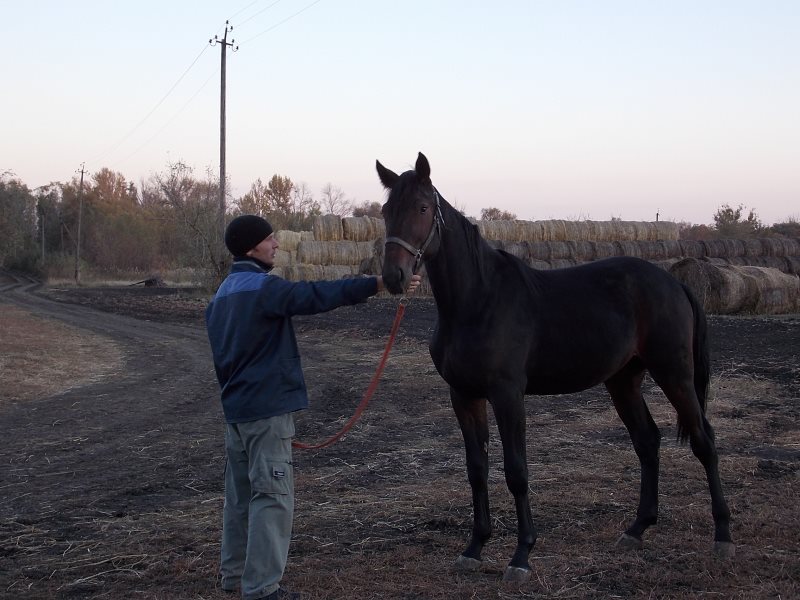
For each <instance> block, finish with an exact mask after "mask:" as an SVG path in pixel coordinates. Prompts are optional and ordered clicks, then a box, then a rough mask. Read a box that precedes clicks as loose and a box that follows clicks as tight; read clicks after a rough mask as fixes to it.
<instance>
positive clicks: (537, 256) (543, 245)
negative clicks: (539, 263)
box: [528, 242, 550, 261]
mask: <svg viewBox="0 0 800 600" xmlns="http://www.w3.org/2000/svg"><path fill="white" fill-rule="evenodd" d="M528 254H529V257H530V259H531V260H545V261H546V260H550V242H530V243H529V244H528Z"/></svg>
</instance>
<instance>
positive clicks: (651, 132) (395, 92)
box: [0, 0, 800, 224]
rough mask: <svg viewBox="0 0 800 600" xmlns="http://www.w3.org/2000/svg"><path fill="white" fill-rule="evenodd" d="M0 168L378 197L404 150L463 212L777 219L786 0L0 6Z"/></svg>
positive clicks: (781, 188)
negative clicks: (179, 165) (186, 173)
mask: <svg viewBox="0 0 800 600" xmlns="http://www.w3.org/2000/svg"><path fill="white" fill-rule="evenodd" d="M0 11H1V12H0V14H2V16H3V18H2V24H0V33H1V34H2V40H3V42H4V45H5V49H6V50H5V52H4V53H3V58H2V59H1V60H2V62H1V63H0V64H2V77H3V79H2V80H3V86H2V93H0V114H2V119H1V120H0V173H2V172H5V171H11V172H13V173H14V174H15V175H16V176H17V177H18V178H19V179H21V180H22V181H23V182H24V183H25V184H27V185H28V187H30V188H36V187H38V186H41V185H45V184H48V183H50V182H53V181H62V182H63V181H68V180H70V179H71V178H73V177H75V175H76V172H77V171H78V170H80V168H81V165H82V164H85V168H86V170H87V172H88V173H90V174H91V173H96V172H97V171H99V170H100V169H101V168H104V167H105V168H109V169H112V170H113V171H117V172H119V173H121V174H122V175H124V176H125V177H126V179H127V180H129V181H132V182H134V183H136V184H137V186H138V185H140V184H141V182H143V181H147V180H148V179H149V178H151V177H152V176H153V175H154V174H156V173H160V172H164V171H166V169H167V167H168V165H169V164H170V163H173V162H177V161H182V162H184V163H186V164H188V165H189V166H191V167H192V168H193V169H194V170H195V175H196V176H197V177H198V178H205V177H206V173H207V172H211V173H215V174H216V173H218V171H219V161H220V157H219V149H220V148H219V136H220V58H221V51H220V46H218V45H217V46H211V45H209V43H208V40H209V38H213V37H214V35H218V36H219V37H222V35H223V32H224V27H225V21H226V20H229V21H230V24H231V25H232V26H233V31H232V32H231V33H229V34H228V39H231V38H232V39H233V40H234V41H235V43H236V45H238V47H239V49H238V51H236V52H232V51H231V50H228V51H227V53H226V59H227V60H226V65H227V69H226V75H227V76H226V173H227V179H228V181H229V194H230V197H231V199H236V198H238V197H240V196H242V195H243V194H244V193H246V192H247V191H248V190H249V189H250V186H251V185H252V184H253V182H255V181H256V179H258V178H261V179H262V180H263V181H264V182H266V181H268V180H269V179H270V178H271V177H272V175H274V174H279V175H284V176H288V177H289V178H291V179H292V181H294V182H295V183H305V184H306V186H307V188H308V189H309V190H310V191H311V192H312V194H314V196H315V198H316V199H317V200H320V198H321V189H322V188H323V186H325V185H326V184H328V183H330V184H332V185H333V186H335V187H338V188H340V189H341V190H342V191H343V192H344V193H345V194H346V195H347V197H348V198H349V199H351V200H352V201H354V202H355V203H356V204H361V203H363V202H365V201H368V202H373V201H379V202H383V201H384V200H385V194H384V191H383V189H382V187H381V185H380V183H379V181H378V178H377V175H376V172H375V160H376V159H378V160H380V161H381V163H382V164H384V165H385V166H386V167H388V168H390V169H392V170H394V171H396V172H398V173H400V172H403V171H405V170H408V169H410V168H413V165H414V162H415V160H416V156H417V153H418V152H423V153H424V154H425V155H426V156H427V158H428V160H429V161H430V164H431V171H432V175H431V178H432V180H433V183H434V185H436V187H437V189H438V190H439V192H440V193H441V195H442V196H443V197H444V198H445V199H446V200H447V201H449V202H450V203H451V204H453V205H455V206H456V207H457V208H459V209H461V210H462V211H464V212H465V213H466V214H467V215H470V216H476V217H477V216H480V211H481V209H483V208H488V207H494V208H499V209H501V210H504V211H508V212H512V213H514V214H515V215H516V216H517V217H518V218H520V219H530V220H540V219H592V220H607V219H610V218H620V219H623V220H655V219H656V215H658V218H659V219H661V220H671V221H678V222H690V223H695V224H700V223H713V215H714V213H715V212H716V211H717V210H718V209H719V207H721V206H722V205H725V204H727V205H730V206H733V207H736V206H738V205H743V206H744V207H745V208H746V211H747V210H750V209H752V210H754V211H755V212H756V214H757V215H758V217H759V218H760V219H761V221H762V222H763V223H765V224H772V223H775V222H783V221H786V220H787V219H789V218H794V219H798V218H800V109H799V108H798V107H800V35H798V31H800V2H798V1H797V0H785V1H784V0H750V1H743V0H719V1H716V0H669V1H667V0H663V1H656V0H584V1H578V0H551V1H539V0H524V1H516V0H493V1H492V2H489V1H488V0H483V1H477V0H476V1H473V0H393V1H390V0H278V1H276V0H257V1H251V0H238V1H237V0H229V1H228V2H210V1H205V0H161V1H159V2H155V1H151V0H137V1H136V2H132V1H130V0H120V1H119V2H107V1H99V0H97V1H93V0H72V1H70V2H63V1H62V0H59V1H54V0H30V1H25V2H23V1H22V0H16V1H10V0H0Z"/></svg>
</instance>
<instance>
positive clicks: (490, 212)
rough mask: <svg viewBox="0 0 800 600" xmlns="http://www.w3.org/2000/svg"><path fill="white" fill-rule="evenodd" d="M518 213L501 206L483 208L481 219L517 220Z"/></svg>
mask: <svg viewBox="0 0 800 600" xmlns="http://www.w3.org/2000/svg"><path fill="white" fill-rule="evenodd" d="M516 219H517V215H515V214H514V213H511V212H507V211H504V210H500V209H499V208H482V209H481V221H515V220H516Z"/></svg>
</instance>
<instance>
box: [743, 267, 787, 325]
mask: <svg viewBox="0 0 800 600" xmlns="http://www.w3.org/2000/svg"><path fill="white" fill-rule="evenodd" d="M737 271H739V272H740V273H741V274H742V276H743V277H749V278H752V280H753V281H754V283H755V286H756V288H757V291H758V293H757V297H756V302H755V306H754V307H753V309H752V312H755V313H756V314H760V315H776V314H786V313H794V312H798V310H800V278H798V277H797V276H796V275H787V274H786V273H781V272H780V271H778V270H777V269H770V268H768V267H751V266H746V267H738V268H737Z"/></svg>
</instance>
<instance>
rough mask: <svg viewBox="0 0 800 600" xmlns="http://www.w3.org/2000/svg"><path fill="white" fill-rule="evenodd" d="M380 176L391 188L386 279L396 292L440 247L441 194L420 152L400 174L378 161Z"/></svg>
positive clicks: (387, 208) (385, 216) (386, 217)
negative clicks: (432, 180) (411, 166)
mask: <svg viewBox="0 0 800 600" xmlns="http://www.w3.org/2000/svg"><path fill="white" fill-rule="evenodd" d="M375 166H376V168H377V169H378V177H379V178H380V180H381V183H382V184H383V186H384V187H385V188H386V189H387V190H389V198H388V199H387V200H386V203H385V204H384V205H383V209H382V211H381V212H382V213H383V219H384V221H385V223H386V248H385V253H384V259H383V282H384V284H385V285H386V289H388V290H389V291H390V292H391V293H392V294H400V293H402V292H403V290H405V289H406V287H407V286H408V283H409V280H410V278H411V275H413V274H414V273H416V271H417V270H418V269H419V267H420V263H421V262H422V260H423V259H425V258H430V257H432V256H434V255H435V254H436V251H437V250H438V249H439V243H440V237H441V226H442V213H441V207H440V204H439V202H440V200H439V194H438V193H437V192H436V189H435V188H434V187H433V184H432V183H431V166H430V165H429V164H428V159H427V158H425V156H424V155H423V154H422V153H421V152H420V153H419V155H418V156H417V163H416V164H415V165H414V170H413V171H406V172H405V173H403V174H402V175H397V174H396V173H394V172H393V171H390V170H389V169H387V168H386V167H384V166H383V165H382V164H381V163H380V162H379V161H375Z"/></svg>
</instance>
